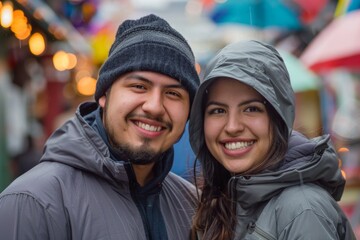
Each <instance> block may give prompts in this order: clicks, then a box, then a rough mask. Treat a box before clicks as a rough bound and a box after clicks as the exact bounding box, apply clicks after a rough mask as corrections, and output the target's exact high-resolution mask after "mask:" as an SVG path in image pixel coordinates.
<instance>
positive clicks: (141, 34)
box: [95, 14, 200, 103]
mask: <svg viewBox="0 0 360 240" xmlns="http://www.w3.org/2000/svg"><path fill="white" fill-rule="evenodd" d="M132 71H152V72H158V73H161V74H165V75H167V76H169V77H171V78H174V79H177V80H179V82H180V83H181V84H182V85H183V86H184V87H185V89H187V90H188V91H189V95H190V103H192V101H193V99H194V96H195V92H196V89H197V88H198V86H199V83H200V80H199V76H198V74H197V72H196V69H195V58H194V54H193V52H192V50H191V48H190V46H189V44H188V43H187V41H186V40H185V39H184V37H183V36H182V35H181V34H180V33H179V32H177V31H176V30H175V29H173V28H172V27H171V26H170V25H169V23H168V22H166V21H165V20H164V19H162V18H160V17H158V16H155V15H153V14H151V15H148V16H145V17H142V18H140V19H138V20H126V21H124V22H123V23H122V24H121V25H120V26H119V28H118V31H117V33H116V37H115V41H114V43H113V45H112V46H111V48H110V52H109V57H108V59H107V60H106V61H105V62H104V64H103V65H102V67H101V69H100V72H99V77H98V81H97V84H96V92H95V100H96V101H97V102H98V100H99V98H100V97H101V96H103V95H104V94H105V92H106V91H107V90H108V89H109V87H110V86H111V85H112V83H113V82H114V81H115V80H117V79H118V78H119V77H120V76H121V75H122V74H124V73H127V72H132Z"/></svg>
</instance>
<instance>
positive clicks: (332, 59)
mask: <svg viewBox="0 0 360 240" xmlns="http://www.w3.org/2000/svg"><path fill="white" fill-rule="evenodd" d="M359 39H360V10H356V11H352V12H349V13H348V14H346V15H342V16H340V17H338V18H335V19H334V20H333V21H332V22H330V23H329V24H328V25H327V26H326V27H325V28H324V29H323V30H322V31H321V32H320V33H319V34H318V35H317V36H316V37H315V38H314V39H313V40H312V41H311V43H310V44H309V45H308V47H307V48H306V49H305V50H304V52H303V54H302V55H301V57H300V59H301V61H302V62H304V63H305V65H306V66H308V67H309V68H310V69H312V70H313V71H315V72H322V71H328V70H331V69H334V68H339V67H344V68H349V69H357V70H359V69H360V44H359Z"/></svg>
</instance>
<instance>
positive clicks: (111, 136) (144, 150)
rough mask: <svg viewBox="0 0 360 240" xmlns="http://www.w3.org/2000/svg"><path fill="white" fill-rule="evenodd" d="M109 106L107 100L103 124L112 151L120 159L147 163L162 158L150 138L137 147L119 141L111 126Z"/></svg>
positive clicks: (135, 162) (141, 163)
mask: <svg viewBox="0 0 360 240" xmlns="http://www.w3.org/2000/svg"><path fill="white" fill-rule="evenodd" d="M107 107H108V101H106V103H105V107H104V109H103V111H104V112H103V118H104V119H103V120H104V121H103V124H104V128H105V131H106V133H107V136H108V140H109V143H110V146H109V148H110V151H111V152H112V154H113V155H115V157H116V158H118V160H124V161H128V162H131V163H133V164H138V165H146V164H150V163H153V162H156V161H158V160H160V159H161V154H162V153H158V152H155V151H154V150H152V149H150V146H149V145H150V144H149V143H150V141H151V140H150V139H147V138H144V139H143V144H142V146H140V147H137V148H134V147H131V146H130V144H125V143H119V142H118V141H117V140H116V138H115V131H114V129H112V128H111V127H110V126H111V124H110V122H109V121H110V120H109V119H108V117H107Z"/></svg>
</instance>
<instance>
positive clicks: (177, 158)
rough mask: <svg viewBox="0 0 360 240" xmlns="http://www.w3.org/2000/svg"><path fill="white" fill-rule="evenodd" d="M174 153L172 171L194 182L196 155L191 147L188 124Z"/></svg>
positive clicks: (175, 146)
mask: <svg viewBox="0 0 360 240" xmlns="http://www.w3.org/2000/svg"><path fill="white" fill-rule="evenodd" d="M174 151H175V153H174V163H173V167H172V169H171V171H172V172H174V173H176V174H178V175H180V176H181V177H183V178H185V179H186V180H188V181H190V182H192V179H193V177H194V176H193V175H194V174H193V169H194V161H195V154H194V152H193V151H192V149H191V146H190V141H189V129H188V123H187V124H186V127H185V131H184V134H183V136H182V137H181V139H180V140H179V141H178V142H177V143H176V144H175V145H174Z"/></svg>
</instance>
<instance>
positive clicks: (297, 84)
mask: <svg viewBox="0 0 360 240" xmlns="http://www.w3.org/2000/svg"><path fill="white" fill-rule="evenodd" d="M278 51H279V53H280V55H281V56H282V58H283V59H284V62H285V65H286V67H287V69H288V72H289V74H290V81H291V85H292V87H293V89H294V92H305V91H310V90H318V89H319V87H320V79H319V77H318V76H317V75H316V74H315V73H314V72H312V71H311V70H310V69H308V68H307V67H306V66H305V65H304V64H303V63H302V62H301V61H300V60H299V59H298V58H297V57H295V56H294V55H293V54H291V53H289V52H286V51H284V50H279V49H278Z"/></svg>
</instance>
